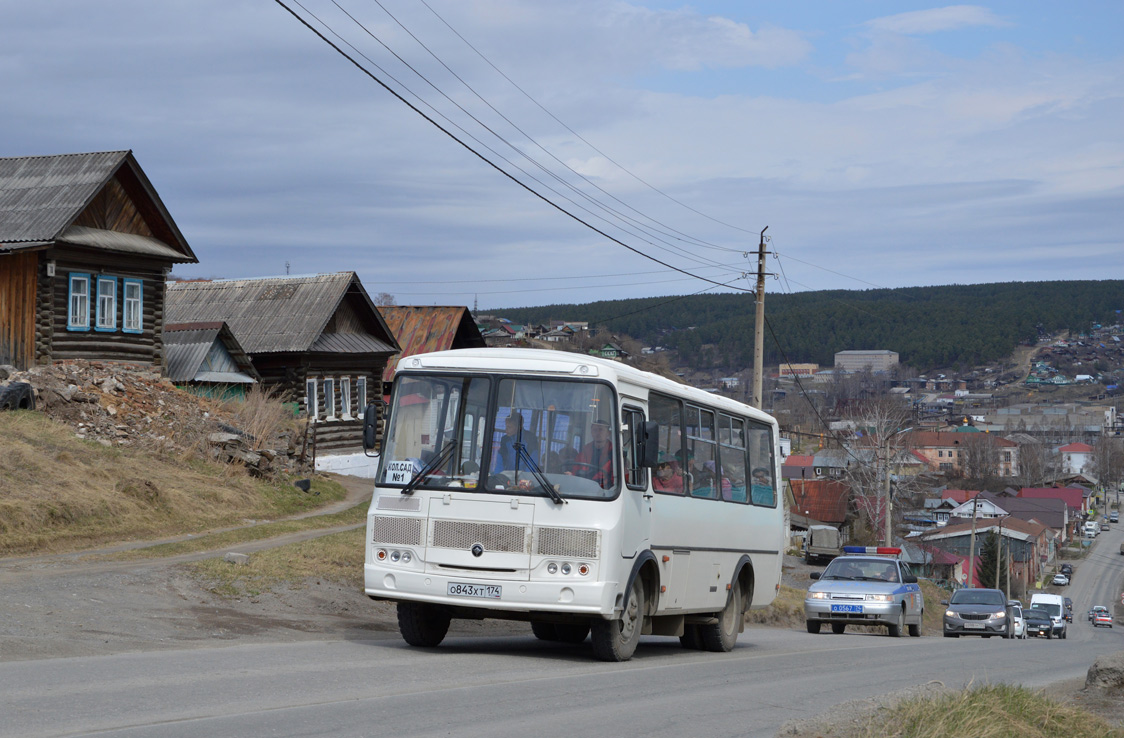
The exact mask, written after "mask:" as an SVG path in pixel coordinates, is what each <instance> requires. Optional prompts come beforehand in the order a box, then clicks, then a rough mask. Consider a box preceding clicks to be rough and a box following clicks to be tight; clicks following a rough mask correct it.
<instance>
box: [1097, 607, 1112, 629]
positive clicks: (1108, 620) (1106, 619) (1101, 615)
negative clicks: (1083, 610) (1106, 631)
mask: <svg viewBox="0 0 1124 738" xmlns="http://www.w3.org/2000/svg"><path fill="white" fill-rule="evenodd" d="M1102 625H1107V626H1108V627H1109V628H1111V627H1112V614H1111V613H1109V611H1108V610H1104V609H1102V610H1098V611H1097V612H1096V614H1095V615H1093V627H1094V628H1099V627H1101V626H1102Z"/></svg>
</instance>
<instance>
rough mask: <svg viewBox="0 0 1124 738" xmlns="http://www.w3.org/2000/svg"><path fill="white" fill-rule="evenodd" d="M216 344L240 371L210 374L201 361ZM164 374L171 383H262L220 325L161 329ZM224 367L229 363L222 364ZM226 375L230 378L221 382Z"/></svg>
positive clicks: (233, 338) (188, 324) (213, 323)
mask: <svg viewBox="0 0 1124 738" xmlns="http://www.w3.org/2000/svg"><path fill="white" fill-rule="evenodd" d="M216 343H218V344H219V345H220V346H221V347H222V348H223V349H225V351H226V355H228V356H229V357H230V359H231V360H233V362H234V364H235V366H236V367H237V369H238V370H239V371H237V372H229V371H222V372H216V371H209V370H208V369H206V368H204V361H205V360H206V359H207V357H208V356H209V355H210V353H211V351H212V349H213V348H214V347H215V344H216ZM164 352H165V358H166V361H167V363H168V367H167V369H166V370H165V372H164V374H165V376H167V377H168V379H170V380H172V381H173V382H192V381H195V382H232V383H252V382H256V381H258V380H260V379H261V377H260V376H259V375H258V372H257V370H256V369H254V365H253V362H252V361H251V360H250V357H249V356H247V355H246V352H245V351H244V350H243V349H242V346H241V345H239V343H238V339H236V338H235V337H234V334H233V333H232V332H231V331H230V328H228V327H227V325H226V324H225V323H223V322H221V321H220V322H211V323H180V324H171V325H166V326H165V328H164ZM223 363H228V362H225V360H224V362H223ZM225 375H229V377H226V378H223V377H224V376H225Z"/></svg>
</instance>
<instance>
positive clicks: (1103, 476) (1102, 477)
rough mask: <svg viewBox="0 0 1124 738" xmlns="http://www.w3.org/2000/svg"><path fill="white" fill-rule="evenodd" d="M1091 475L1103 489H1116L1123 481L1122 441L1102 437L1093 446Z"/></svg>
mask: <svg viewBox="0 0 1124 738" xmlns="http://www.w3.org/2000/svg"><path fill="white" fill-rule="evenodd" d="M1093 473H1094V474H1096V475H1097V481H1098V482H1100V483H1101V484H1102V485H1104V487H1105V489H1116V488H1118V487H1119V485H1120V482H1121V480H1124V439H1120V438H1110V437H1106V436H1102V437H1101V438H1100V439H1098V440H1097V442H1096V445H1094V446H1093Z"/></svg>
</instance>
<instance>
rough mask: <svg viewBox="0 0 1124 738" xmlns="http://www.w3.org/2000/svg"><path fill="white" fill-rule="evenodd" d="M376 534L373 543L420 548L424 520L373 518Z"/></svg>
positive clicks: (397, 517)
mask: <svg viewBox="0 0 1124 738" xmlns="http://www.w3.org/2000/svg"><path fill="white" fill-rule="evenodd" d="M372 522H373V524H374V533H373V534H372V535H371V543H389V544H397V545H399V546H420V545H421V542H422V519H421V518H404V517H400V516H393V517H392V516H388V515H376V516H374V517H373V518H372Z"/></svg>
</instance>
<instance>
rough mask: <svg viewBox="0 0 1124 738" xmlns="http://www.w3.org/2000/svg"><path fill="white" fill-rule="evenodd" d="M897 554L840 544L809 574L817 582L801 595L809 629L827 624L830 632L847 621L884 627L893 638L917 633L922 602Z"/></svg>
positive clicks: (841, 629) (885, 549) (840, 629)
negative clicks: (820, 567) (824, 565)
mask: <svg viewBox="0 0 1124 738" xmlns="http://www.w3.org/2000/svg"><path fill="white" fill-rule="evenodd" d="M900 554H901V549H900V548H894V547H890V546H886V547H874V546H870V547H866V546H844V547H843V555H842V556H837V557H836V558H835V559H833V560H832V562H831V563H830V564H828V565H827V568H825V569H824V570H823V572H822V573H820V572H812V574H811V577H812V579H813V580H815V581H813V582H812V586H810V587H808V592H807V594H806V595H805V596H804V620H805V623H806V625H807V628H808V632H809V633H819V632H820V627H821V626H822V625H824V624H825V623H827V624H829V625H831V632H832V633H842V632H844V631H845V630H846V628H847V626H848V625H885V626H886V628H887V631H888V632H889V634H890V635H891V636H893V637H898V636H903V635H905V633H906V630H907V629H908V630H909V634H910V635H911V636H914V637H918V636H920V635H921V618H922V616H923V615H924V614H925V600H924V597H923V596H922V594H921V587H920V585H918V584H917V577H916V576H914V575H913V574H912V573H910V571H909V569H908V568H907V567H906V565H905V562H903V561H900V560H899V559H898V558H897V556H899V555H900Z"/></svg>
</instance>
